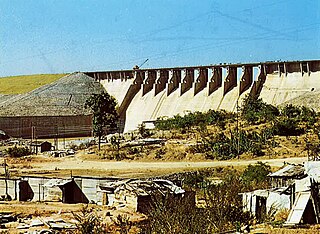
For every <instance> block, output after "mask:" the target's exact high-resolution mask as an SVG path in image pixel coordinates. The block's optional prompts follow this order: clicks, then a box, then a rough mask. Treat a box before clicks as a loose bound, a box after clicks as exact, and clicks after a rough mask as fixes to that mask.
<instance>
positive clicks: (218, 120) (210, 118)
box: [155, 110, 235, 131]
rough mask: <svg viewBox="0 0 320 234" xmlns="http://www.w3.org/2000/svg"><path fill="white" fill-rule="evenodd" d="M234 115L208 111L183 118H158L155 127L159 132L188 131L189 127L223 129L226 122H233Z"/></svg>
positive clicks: (178, 116) (189, 114) (190, 113)
mask: <svg viewBox="0 0 320 234" xmlns="http://www.w3.org/2000/svg"><path fill="white" fill-rule="evenodd" d="M234 119H235V115H234V114H233V113H229V112H226V111H215V110H209V111H207V112H204V113H202V112H199V111H198V112H194V113H192V112H189V113H187V114H185V115H184V116H180V115H175V116H173V117H172V118H163V117H162V118H158V119H157V121H156V123H155V126H156V128H157V129H159V130H171V129H180V130H184V131H186V130H189V129H190V128H191V127H194V126H198V127H202V128H203V127H204V126H206V125H217V126H219V127H222V128H223V127H224V125H225V122H226V121H227V120H231V121H232V120H234Z"/></svg>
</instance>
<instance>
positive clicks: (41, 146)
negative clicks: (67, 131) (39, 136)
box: [30, 141, 52, 154]
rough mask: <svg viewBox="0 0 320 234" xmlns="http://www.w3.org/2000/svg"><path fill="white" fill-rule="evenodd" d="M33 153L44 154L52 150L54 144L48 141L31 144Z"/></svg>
mask: <svg viewBox="0 0 320 234" xmlns="http://www.w3.org/2000/svg"><path fill="white" fill-rule="evenodd" d="M30 146H31V151H32V153H35V154H37V153H38V152H40V153H43V152H47V151H50V150H51V149H52V144H51V143H50V142H48V141H40V142H39V141H37V142H33V143H32V144H30Z"/></svg>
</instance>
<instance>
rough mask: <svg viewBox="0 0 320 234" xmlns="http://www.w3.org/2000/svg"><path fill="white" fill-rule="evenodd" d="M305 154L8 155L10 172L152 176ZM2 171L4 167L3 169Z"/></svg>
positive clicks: (295, 160) (280, 162)
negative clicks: (174, 157) (170, 157)
mask: <svg viewBox="0 0 320 234" xmlns="http://www.w3.org/2000/svg"><path fill="white" fill-rule="evenodd" d="M306 160H307V158H306V157H294V158H285V159H284V158H282V159H266V158H259V159H257V160H253V159H250V160H237V159H234V160H228V161H212V160H210V161H209V160H207V161H169V162H166V161H132V160H124V161H110V160H90V159H86V160H84V159H82V158H81V155H79V154H77V155H75V156H68V157H64V158H53V157H49V156H42V155H38V156H31V157H26V158H20V159H8V160H7V164H8V166H9V170H10V175H11V176H21V175H47V176H48V175H51V176H57V177H58V176H70V175H71V173H72V175H73V176H83V175H90V176H100V177H106V176H117V177H125V178H127V177H149V176H158V175H165V174H171V173H176V172H184V171H195V170H199V169H205V168H214V167H233V168H242V167H245V166H247V165H249V164H255V163H256V162H257V161H262V162H265V163H268V164H269V165H270V166H271V167H274V168H278V167H281V166H283V164H284V162H287V163H303V162H304V161H306ZM0 171H1V173H3V172H2V170H0Z"/></svg>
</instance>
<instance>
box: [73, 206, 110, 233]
mask: <svg viewBox="0 0 320 234" xmlns="http://www.w3.org/2000/svg"><path fill="white" fill-rule="evenodd" d="M72 214H73V217H74V218H75V220H76V221H77V223H76V226H77V232H76V233H81V234H87V233H92V234H102V233H108V231H109V228H108V227H107V226H106V225H105V224H104V223H103V222H102V220H101V219H100V218H99V217H98V215H96V214H95V213H94V211H93V209H92V208H89V207H88V205H86V206H83V207H82V209H81V210H80V213H74V212H73V213H72Z"/></svg>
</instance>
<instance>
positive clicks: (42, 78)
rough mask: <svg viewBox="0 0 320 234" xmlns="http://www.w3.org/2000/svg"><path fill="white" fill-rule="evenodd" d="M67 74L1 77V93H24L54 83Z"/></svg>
mask: <svg viewBox="0 0 320 234" xmlns="http://www.w3.org/2000/svg"><path fill="white" fill-rule="evenodd" d="M65 75H66V74H40V75H26V76H10V77H2V78H0V94H23V93H27V92H30V91H32V90H34V89H36V88H39V87H41V86H43V85H46V84H49V83H52V82H54V81H56V80H58V79H60V78H61V77H63V76H65Z"/></svg>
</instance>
